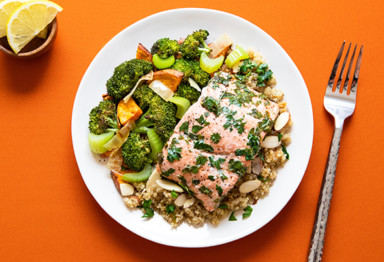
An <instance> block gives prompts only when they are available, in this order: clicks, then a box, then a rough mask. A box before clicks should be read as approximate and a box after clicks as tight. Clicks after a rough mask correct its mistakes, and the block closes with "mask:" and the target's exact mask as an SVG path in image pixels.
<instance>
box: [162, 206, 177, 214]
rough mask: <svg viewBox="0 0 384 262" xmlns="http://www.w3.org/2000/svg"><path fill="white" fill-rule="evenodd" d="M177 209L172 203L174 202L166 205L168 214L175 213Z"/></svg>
mask: <svg viewBox="0 0 384 262" xmlns="http://www.w3.org/2000/svg"><path fill="white" fill-rule="evenodd" d="M175 209H176V207H175V206H174V205H172V204H170V205H167V206H166V207H165V210H166V211H167V213H168V214H171V213H172V214H173V213H175Z"/></svg>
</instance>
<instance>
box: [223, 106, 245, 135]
mask: <svg viewBox="0 0 384 262" xmlns="http://www.w3.org/2000/svg"><path fill="white" fill-rule="evenodd" d="M223 111H224V113H225V117H226V118H227V122H225V124H224V125H223V127H224V129H228V128H229V130H230V131H232V130H233V128H236V129H237V132H238V133H239V134H242V133H243V132H244V125H245V122H243V120H244V117H242V118H239V119H235V117H234V116H235V114H236V112H235V111H232V110H230V109H229V108H228V107H224V108H223Z"/></svg>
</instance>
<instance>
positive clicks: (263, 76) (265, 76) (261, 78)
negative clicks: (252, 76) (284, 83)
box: [256, 63, 273, 87]
mask: <svg viewBox="0 0 384 262" xmlns="http://www.w3.org/2000/svg"><path fill="white" fill-rule="evenodd" d="M256 73H257V74H258V76H257V86H261V87H263V86H265V82H266V81H268V80H270V79H271V78H272V74H273V72H272V71H271V70H270V69H268V65H267V64H265V63H263V64H261V65H260V66H259V67H258V68H257V69H256Z"/></svg>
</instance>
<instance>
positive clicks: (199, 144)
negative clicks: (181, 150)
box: [193, 140, 213, 153]
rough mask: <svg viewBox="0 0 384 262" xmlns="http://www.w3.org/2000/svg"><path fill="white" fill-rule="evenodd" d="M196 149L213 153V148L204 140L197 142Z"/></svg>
mask: <svg viewBox="0 0 384 262" xmlns="http://www.w3.org/2000/svg"><path fill="white" fill-rule="evenodd" d="M193 148H195V149H201V150H204V151H207V152H211V153H212V152H213V147H212V146H211V145H209V144H206V143H205V142H204V140H199V141H195V144H194V147H193Z"/></svg>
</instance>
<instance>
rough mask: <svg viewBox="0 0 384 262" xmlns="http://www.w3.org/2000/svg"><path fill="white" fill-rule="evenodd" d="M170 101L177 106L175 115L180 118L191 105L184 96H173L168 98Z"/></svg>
mask: <svg viewBox="0 0 384 262" xmlns="http://www.w3.org/2000/svg"><path fill="white" fill-rule="evenodd" d="M169 101H170V102H172V103H174V104H175V105H176V106H177V112H176V117H177V118H179V119H181V118H182V117H183V115H184V114H185V113H186V112H187V111H188V109H189V107H190V106H191V102H189V100H188V99H186V98H184V97H178V96H176V97H175V96H174V97H172V98H171V99H169Z"/></svg>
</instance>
